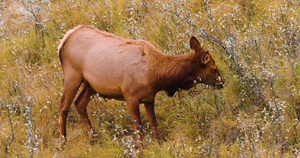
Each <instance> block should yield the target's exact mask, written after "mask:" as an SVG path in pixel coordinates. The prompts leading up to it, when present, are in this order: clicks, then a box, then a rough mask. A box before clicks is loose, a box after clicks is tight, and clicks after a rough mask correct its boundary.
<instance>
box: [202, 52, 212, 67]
mask: <svg viewBox="0 0 300 158" xmlns="http://www.w3.org/2000/svg"><path fill="white" fill-rule="evenodd" d="M209 61H210V56H209V53H208V52H206V53H205V54H204V55H203V58H202V64H203V65H206V64H207V63H208V62H209Z"/></svg>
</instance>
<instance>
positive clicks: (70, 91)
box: [59, 74, 82, 149]
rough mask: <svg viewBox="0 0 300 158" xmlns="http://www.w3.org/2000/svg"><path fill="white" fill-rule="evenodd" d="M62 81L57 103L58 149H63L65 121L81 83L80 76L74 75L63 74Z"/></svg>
mask: <svg viewBox="0 0 300 158" xmlns="http://www.w3.org/2000/svg"><path fill="white" fill-rule="evenodd" d="M64 79H65V82H64V93H63V96H62V98H61V100H60V102H59V125H60V146H59V148H60V149H62V148H63V147H64V145H65V141H66V136H67V132H66V121H67V117H68V113H69V109H70V106H71V104H72V102H73V99H74V97H75V95H76V92H77V91H78V88H79V86H80V85H81V83H82V78H81V76H78V75H74V74H72V75H68V74H65V76H64Z"/></svg>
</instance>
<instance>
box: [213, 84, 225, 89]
mask: <svg viewBox="0 0 300 158" xmlns="http://www.w3.org/2000/svg"><path fill="white" fill-rule="evenodd" d="M214 87H216V88H217V89H221V88H223V87H224V83H217V84H216V85H215V86H214Z"/></svg>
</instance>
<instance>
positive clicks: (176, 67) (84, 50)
mask: <svg viewBox="0 0 300 158" xmlns="http://www.w3.org/2000/svg"><path fill="white" fill-rule="evenodd" d="M190 46H191V49H192V50H194V52H195V53H189V54H186V55H177V56H170V55H166V54H163V53H161V52H160V51H158V50H156V49H155V47H154V46H153V45H152V44H151V43H150V42H148V41H144V40H127V39H123V38H121V37H118V36H116V35H113V34H111V33H107V32H103V31H100V30H98V29H96V28H94V27H91V26H86V25H82V26H78V27H76V28H74V29H72V30H70V31H68V32H67V34H66V35H65V37H64V38H63V39H62V41H61V42H60V44H59V46H58V51H59V56H60V61H61V64H62V68H63V71H64V80H65V82H64V93H63V96H62V99H61V101H60V103H59V111H60V134H61V138H66V118H67V115H68V111H69V108H70V105H71V103H72V101H73V100H74V97H75V95H76V93H77V91H78V88H79V87H80V85H81V84H82V83H83V90H82V92H81V93H80V95H79V96H78V97H77V99H76V100H75V102H74V105H75V107H76V109H77V111H78V113H79V114H80V117H81V119H82V120H83V122H84V124H85V126H86V129H87V131H88V134H89V136H90V138H91V139H95V136H96V134H95V132H94V131H93V129H92V126H91V123H90V121H89V119H88V116H87V113H86V106H87V104H88V102H89V100H90V96H91V95H93V94H95V93H99V94H100V95H101V96H103V97H106V98H114V99H118V100H125V101H127V102H128V108H129V111H130V115H131V118H132V120H133V122H134V123H133V124H134V129H135V131H136V132H137V133H138V134H137V140H138V142H139V143H138V146H139V147H141V146H142V143H141V141H142V135H141V133H139V132H138V131H140V126H139V125H141V118H140V110H139V104H140V103H144V104H145V108H146V112H147V116H148V119H149V123H150V126H151V128H152V131H153V135H154V137H155V138H156V139H158V132H157V125H156V119H155V113H154V99H155V95H156V93H157V92H158V91H161V90H164V91H166V92H167V93H168V95H169V96H172V95H173V94H174V93H175V92H176V91H177V89H190V88H191V87H193V86H195V85H196V84H197V83H206V84H209V85H212V86H215V85H216V86H217V87H218V88H222V87H223V81H222V79H221V77H220V74H219V73H218V71H217V66H216V65H215V62H214V60H213V59H212V56H211V55H210V54H209V53H208V52H207V51H205V50H204V49H202V48H201V45H200V43H199V41H198V40H197V39H196V38H195V37H192V38H191V41H190ZM63 144H64V139H62V140H61V145H63Z"/></svg>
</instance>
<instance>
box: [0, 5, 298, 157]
mask: <svg viewBox="0 0 300 158" xmlns="http://www.w3.org/2000/svg"><path fill="white" fill-rule="evenodd" d="M299 5H300V3H299V2H298V1H294V0H285V1H282V0H275V1H274V0H269V1H263V0H233V1H231V0H224V1H221V0H216V1H208V2H207V1H197V0H189V1H184V0H176V1H173V0H168V1H163V2H160V1H155V0H151V1H145V0H137V1H123V0H111V1H94V0H61V1H56V0H50V1H39V0H17V1H11V0H3V1H1V2H0V30H1V31H0V39H1V42H0V157H135V156H137V149H136V147H135V140H134V139H133V138H134V134H133V130H132V124H131V121H130V120H129V119H128V117H129V114H128V111H127V107H126V103H122V102H118V101H112V100H102V99H100V98H99V97H98V96H94V98H93V99H92V101H91V102H90V103H89V106H88V114H89V116H90V118H91V121H92V124H93V125H94V127H95V129H96V131H97V132H98V133H99V135H100V138H99V141H98V142H97V143H95V144H90V142H89V140H88V138H87V136H86V132H85V131H84V130H85V129H84V127H83V124H82V122H81V120H80V117H79V115H78V114H77V112H76V110H75V109H74V107H72V108H71V111H70V113H69V116H68V125H67V131H68V138H67V139H68V142H67V147H66V149H65V150H63V151H60V150H58V149H57V147H58V137H59V126H58V104H57V103H58V101H59V99H60V97H61V93H62V85H63V77H62V71H61V67H60V63H59V60H58V54H57V50H56V49H57V44H58V42H59V40H60V39H62V37H63V35H64V34H65V33H66V31H67V30H69V29H71V28H73V27H75V26H77V25H79V24H88V25H93V26H95V27H97V28H99V29H101V30H106V31H108V32H111V33H114V34H116V35H118V36H121V37H125V38H132V39H138V38H140V39H145V40H149V41H150V42H151V43H153V44H154V45H155V46H156V47H157V48H158V49H159V50H161V51H163V52H165V53H168V54H182V53H191V51H190V49H189V45H188V40H189V38H190V36H191V35H192V34H193V35H196V36H197V37H198V38H200V39H201V43H203V46H204V47H205V48H207V49H209V50H210V51H211V52H213V56H214V58H215V59H216V62H217V65H218V66H219V67H220V68H221V71H222V75H223V77H224V78H225V80H226V86H225V88H224V89H222V90H219V91H216V90H213V89H210V88H207V87H206V86H204V85H199V86H197V87H196V88H194V89H191V90H190V91H183V92H181V93H180V94H179V93H176V94H175V96H174V97H173V98H169V97H167V96H166V94H165V93H163V92H162V93H159V94H158V95H157V97H156V107H155V110H156V115H157V120H158V130H159V134H160V137H161V138H162V140H161V142H160V145H158V143H156V142H153V141H152V140H151V139H150V138H151V134H150V129H149V127H148V125H147V119H146V116H145V111H144V108H143V106H141V109H142V120H143V123H144V124H143V125H144V127H145V131H146V133H145V134H144V135H145V143H146V146H145V148H144V150H143V154H144V156H145V157H297V156H299V154H300V153H299V151H300V132H299V131H300V130H299V126H300V122H299V117H300V95H299V94H300V82H299V80H300V78H299V76H300V68H299V66H300V53H299V52H300V46H299V41H300V32H299V31H300V28H299V23H300V16H299V13H300V7H299ZM218 45H219V46H218ZM148 136H149V137H148Z"/></svg>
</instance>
